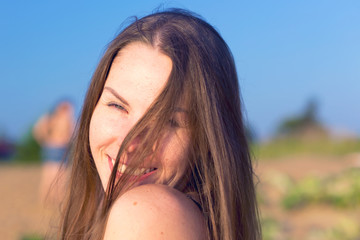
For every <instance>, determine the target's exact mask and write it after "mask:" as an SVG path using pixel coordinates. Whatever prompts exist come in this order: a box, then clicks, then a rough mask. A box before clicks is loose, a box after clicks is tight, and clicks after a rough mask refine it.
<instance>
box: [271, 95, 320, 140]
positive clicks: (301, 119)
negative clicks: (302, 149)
mask: <svg viewBox="0 0 360 240" xmlns="http://www.w3.org/2000/svg"><path fill="white" fill-rule="evenodd" d="M318 109H319V107H318V102H317V101H316V100H315V99H314V98H312V99H310V100H309V101H308V102H307V104H306V107H305V110H304V112H303V113H302V114H301V115H299V116H295V117H291V118H287V119H285V120H284V121H283V122H282V123H280V125H279V127H278V129H277V134H276V135H277V136H278V137H279V136H280V137H283V136H285V137H286V136H290V137H291V136H295V137H299V136H301V135H306V134H309V133H311V135H313V136H315V135H318V136H320V135H321V136H324V135H326V130H325V128H324V127H323V126H322V124H321V123H320V121H319V120H318Z"/></svg>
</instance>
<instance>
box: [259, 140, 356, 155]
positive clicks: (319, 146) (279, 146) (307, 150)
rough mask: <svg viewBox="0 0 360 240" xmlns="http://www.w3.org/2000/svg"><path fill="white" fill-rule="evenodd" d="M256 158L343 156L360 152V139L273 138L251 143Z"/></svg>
mask: <svg viewBox="0 0 360 240" xmlns="http://www.w3.org/2000/svg"><path fill="white" fill-rule="evenodd" d="M252 152H253V153H254V155H255V158H256V159H260V160H262V159H271V158H281V157H288V156H299V155H318V156H343V155H346V154H350V153H354V152H360V139H356V140H355V139H354V140H351V139H349V140H343V141H334V140H330V139H322V140H312V141H310V140H303V139H298V138H287V139H275V140H273V141H270V142H268V143H264V144H253V145H252Z"/></svg>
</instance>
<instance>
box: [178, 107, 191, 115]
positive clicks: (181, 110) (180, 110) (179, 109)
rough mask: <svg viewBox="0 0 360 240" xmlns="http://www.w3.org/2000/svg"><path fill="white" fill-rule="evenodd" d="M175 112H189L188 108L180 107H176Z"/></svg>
mask: <svg viewBox="0 0 360 240" xmlns="http://www.w3.org/2000/svg"><path fill="white" fill-rule="evenodd" d="M175 112H181V113H186V114H188V113H189V112H188V111H187V110H185V109H183V108H180V107H177V108H175Z"/></svg>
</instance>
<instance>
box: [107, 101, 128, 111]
mask: <svg viewBox="0 0 360 240" xmlns="http://www.w3.org/2000/svg"><path fill="white" fill-rule="evenodd" d="M108 106H109V107H114V108H116V109H119V110H121V111H125V112H127V110H126V109H125V108H124V107H123V106H121V105H120V104H117V103H109V104H108Z"/></svg>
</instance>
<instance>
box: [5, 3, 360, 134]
mask: <svg viewBox="0 0 360 240" xmlns="http://www.w3.org/2000/svg"><path fill="white" fill-rule="evenodd" d="M159 6H162V7H181V8H186V9H189V10H192V11H194V12H196V13H198V14H200V15H202V16H203V18H204V19H206V20H207V21H208V22H209V23H210V24H212V25H213V26H215V28H216V29H217V30H218V31H219V32H220V33H221V35H222V36H223V37H224V39H225V41H226V42H227V43H228V44H229V46H230V49H231V50H232V52H233V55H234V58H235V62H236V65H237V70H238V75H239V79H240V80H239V81H240V85H241V91H242V98H243V100H244V105H245V108H246V115H247V118H248V120H249V122H250V123H251V125H252V126H253V128H254V129H255V130H256V132H257V134H258V135H259V136H260V137H262V138H266V137H268V136H270V135H271V134H272V133H273V132H274V129H275V128H276V126H277V125H278V124H279V122H280V121H281V120H282V119H284V118H286V117H289V116H293V115H296V114H299V113H301V111H302V110H303V109H304V106H305V104H306V102H307V101H308V100H309V99H311V98H315V99H317V101H318V103H319V117H320V119H321V121H323V122H324V124H326V126H328V127H329V128H332V129H335V130H341V131H344V130H346V131H351V132H354V133H356V134H357V135H360V111H359V110H360V108H359V104H358V102H359V99H360V97H359V92H360V14H359V12H360V1H357V0H353V1H350V0H349V1H335V0H317V1H313V0H303V1H285V0H283V1H281V0H279V1H275V0H273V1H265V0H264V1H243V0H236V1H235V0H234V1H218V0H217V1H212V0H206V1H205V0H198V1H195V0H183V1H180V0H179V1H139V0H133V1H120V0H118V1H101V2H100V1H68V0H66V1H57V2H55V1H17V0H14V1H1V2H0V36H1V38H0V83H1V84H0V91H1V95H0V109H1V112H2V113H1V115H0V134H7V135H8V136H10V137H12V138H15V139H19V138H20V137H21V136H23V135H24V134H25V133H26V132H27V131H28V130H29V129H30V127H31V125H32V124H33V123H34V122H35V121H36V119H37V118H38V117H39V116H40V115H41V114H43V113H44V112H46V111H48V110H49V109H50V108H51V107H52V106H53V105H54V103H56V102H57V101H58V100H59V99H61V98H64V97H67V98H71V99H73V101H74V102H75V104H76V109H77V111H79V110H80V109H81V104H82V100H83V97H84V95H85V92H86V89H87V86H88V84H89V80H90V78H91V75H92V73H93V71H94V69H95V67H96V65H97V63H98V61H99V59H100V57H101V55H102V54H103V52H104V50H105V48H106V45H107V44H108V43H109V42H110V41H111V40H112V38H113V37H114V36H115V34H116V33H118V31H119V29H120V26H121V24H122V23H123V22H124V21H125V20H126V19H127V18H128V17H130V16H139V17H141V16H144V15H146V14H148V13H151V12H152V11H154V9H156V8H157V7H159Z"/></svg>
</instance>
